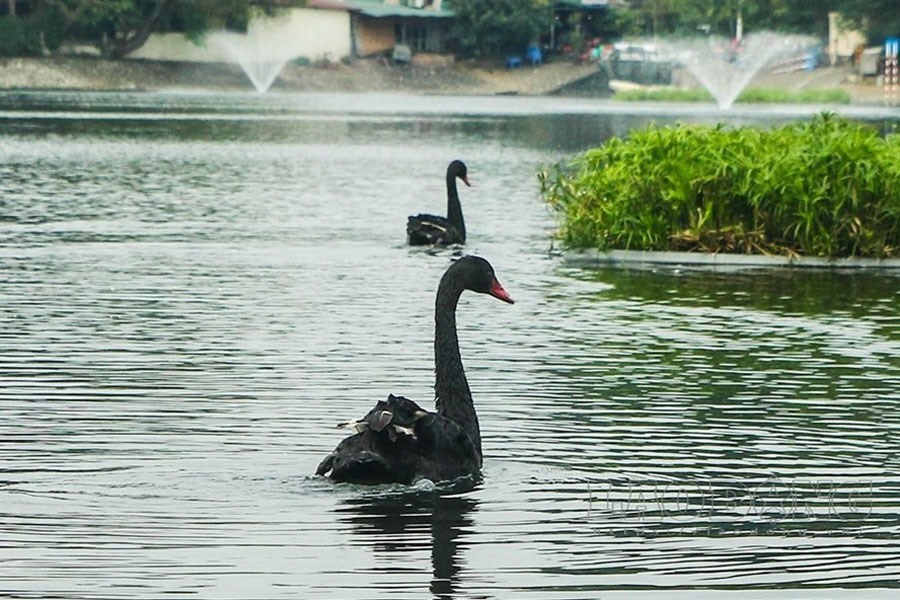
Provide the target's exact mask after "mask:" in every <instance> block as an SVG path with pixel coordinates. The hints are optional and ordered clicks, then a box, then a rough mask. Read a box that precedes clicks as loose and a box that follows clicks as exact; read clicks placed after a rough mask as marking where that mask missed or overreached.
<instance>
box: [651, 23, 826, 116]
mask: <svg viewBox="0 0 900 600" xmlns="http://www.w3.org/2000/svg"><path fill="white" fill-rule="evenodd" d="M813 43H814V40H813V38H811V37H809V36H802V35H786V34H782V33H773V32H770V31H761V32H757V33H751V34H749V35H745V36H744V37H743V39H742V40H741V41H740V43H736V42H732V41H729V40H727V39H725V38H722V37H716V36H710V37H705V38H701V39H692V40H691V39H689V40H669V41H662V42H660V43H658V44H657V46H658V48H659V50H660V52H661V54H662V55H664V56H665V57H667V58H668V59H669V60H672V61H673V62H676V63H678V64H681V65H683V66H684V67H685V68H687V69H688V70H689V71H690V72H691V73H692V74H693V75H694V77H696V78H697V80H698V81H699V82H700V84H701V85H702V86H703V87H705V88H706V89H707V90H708V91H709V93H710V94H712V96H713V98H715V100H716V103H717V104H718V105H719V108H722V109H727V108H730V107H731V105H732V104H734V101H735V100H736V99H737V97H738V95H739V94H740V93H741V90H743V89H744V88H745V87H746V86H747V84H748V83H750V80H751V79H753V76H754V75H756V74H757V73H758V72H760V71H761V70H762V69H763V68H765V67H767V66H770V65H772V64H773V63H778V62H780V61H784V60H786V59H789V58H792V57H797V56H802V52H803V50H804V49H806V48H809V47H810V46H811V45H812V44H813Z"/></svg>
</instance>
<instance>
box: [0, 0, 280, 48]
mask: <svg viewBox="0 0 900 600" xmlns="http://www.w3.org/2000/svg"><path fill="white" fill-rule="evenodd" d="M251 5H253V6H260V7H261V8H262V9H263V10H266V11H271V10H273V9H274V8H273V7H274V5H275V1H274V0H269V1H268V2H254V1H253V0H28V1H20V2H18V4H17V7H18V10H17V11H16V14H15V15H13V14H9V15H8V16H6V17H3V20H4V21H9V22H10V23H11V22H13V21H16V22H17V27H15V28H14V27H12V26H10V31H13V30H14V31H16V32H17V36H18V37H17V39H19V38H22V36H25V37H27V38H28V39H27V40H26V39H24V38H23V39H22V40H20V42H19V43H18V44H17V47H18V48H19V53H21V54H34V53H37V51H41V50H51V51H52V50H55V49H56V48H57V47H58V46H59V45H60V44H61V43H63V42H78V43H84V44H90V45H93V46H96V47H97V48H98V49H100V51H101V52H102V53H103V54H105V55H107V56H111V57H114V58H118V57H122V56H125V55H127V54H128V53H130V52H133V51H134V50H136V49H137V48H139V47H140V46H141V45H143V43H144V42H146V40H147V38H148V37H149V36H150V34H151V33H153V32H155V31H181V32H184V33H186V34H188V35H189V36H191V37H193V38H198V37H200V36H202V34H203V32H205V31H207V30H209V29H212V28H217V27H227V28H231V29H237V30H241V29H245V28H246V26H247V23H248V20H249V18H250V11H251ZM7 12H9V13H11V12H12V11H7ZM0 29H2V26H0ZM23 32H24V33H23ZM0 33H2V32H0ZM42 46H43V48H42ZM2 51H3V47H2V46H0V52H2ZM7 53H9V52H7Z"/></svg>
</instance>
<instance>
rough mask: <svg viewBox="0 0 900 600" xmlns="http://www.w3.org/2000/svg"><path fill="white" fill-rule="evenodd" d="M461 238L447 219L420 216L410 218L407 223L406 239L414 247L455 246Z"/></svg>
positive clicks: (435, 216)
mask: <svg viewBox="0 0 900 600" xmlns="http://www.w3.org/2000/svg"><path fill="white" fill-rule="evenodd" d="M459 237H460V236H459V232H458V231H457V230H456V227H454V226H453V225H451V224H450V221H448V220H447V219H446V218H445V217H439V216H437V215H426V214H419V215H415V216H413V217H409V219H408V220H407V222H406V238H407V241H408V242H409V244H410V245H413V246H432V245H435V244H454V243H457V240H458V239H459Z"/></svg>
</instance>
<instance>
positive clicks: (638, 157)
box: [538, 113, 900, 258]
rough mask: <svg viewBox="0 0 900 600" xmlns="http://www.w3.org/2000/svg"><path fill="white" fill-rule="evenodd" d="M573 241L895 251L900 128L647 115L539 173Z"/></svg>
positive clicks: (614, 246)
mask: <svg viewBox="0 0 900 600" xmlns="http://www.w3.org/2000/svg"><path fill="white" fill-rule="evenodd" d="M538 178H539V180H540V184H541V193H542V196H543V197H544V199H545V201H546V202H547V203H548V204H549V205H550V206H551V207H552V209H553V210H554V211H555V212H556V213H557V215H558V217H559V222H560V226H559V231H558V234H557V235H558V237H559V239H561V240H562V242H563V244H564V245H565V246H566V247H568V248H570V249H573V250H576V249H596V250H600V251H606V250H645V251H688V252H706V253H736V254H751V255H752V254H757V255H779V256H815V257H828V258H846V257H865V258H897V257H900V134H898V133H893V134H889V135H887V136H881V135H880V134H879V133H878V131H877V130H875V129H874V128H873V127H871V126H869V125H863V124H859V123H855V122H852V121H849V120H846V119H843V118H840V117H837V116H835V115H833V114H828V113H824V114H821V115H818V116H816V117H814V118H812V119H811V120H809V121H806V122H796V123H790V124H787V125H782V126H778V127H775V128H772V129H769V130H760V129H756V128H751V127H747V126H743V127H726V126H724V125H718V126H705V125H685V124H682V125H677V126H671V127H657V126H650V127H647V128H645V129H641V130H636V131H633V132H632V133H631V134H630V136H629V137H628V138H626V139H620V138H613V139H610V140H609V141H607V142H606V143H605V144H604V145H602V146H601V147H599V148H595V149H592V150H588V151H587V152H585V153H583V154H580V155H578V156H576V157H575V158H574V159H573V160H571V161H569V162H567V163H558V164H556V165H554V166H552V167H549V168H547V169H545V170H543V171H542V172H540V173H539V176H538Z"/></svg>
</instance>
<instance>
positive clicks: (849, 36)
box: [828, 12, 866, 65]
mask: <svg viewBox="0 0 900 600" xmlns="http://www.w3.org/2000/svg"><path fill="white" fill-rule="evenodd" d="M865 43H866V36H864V35H863V34H862V33H861V32H860V31H857V30H855V29H852V28H851V27H850V26H849V25H847V24H846V23H844V22H843V20H842V18H841V15H840V13H836V12H830V13H828V58H829V59H830V60H831V64H833V65H836V64H840V63H842V62H849V61H850V60H852V59H853V58H854V54H855V53H856V52H857V49H858V48H862V47H864V46H865Z"/></svg>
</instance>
